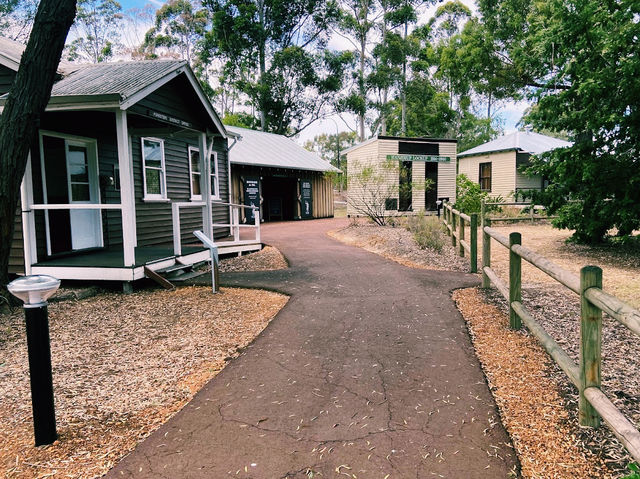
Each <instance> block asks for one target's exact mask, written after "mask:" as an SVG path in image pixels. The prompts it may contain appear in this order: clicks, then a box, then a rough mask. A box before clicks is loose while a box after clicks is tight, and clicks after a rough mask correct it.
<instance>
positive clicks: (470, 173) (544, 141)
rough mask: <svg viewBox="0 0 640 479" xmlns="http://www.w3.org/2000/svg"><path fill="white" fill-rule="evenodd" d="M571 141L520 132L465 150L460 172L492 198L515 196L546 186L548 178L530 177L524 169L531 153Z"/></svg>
mask: <svg viewBox="0 0 640 479" xmlns="http://www.w3.org/2000/svg"><path fill="white" fill-rule="evenodd" d="M567 146H571V143H569V142H568V141H564V140H559V139H557V138H553V137H550V136H546V135H541V134H539V133H534V132H532V131H516V132H514V133H511V134H509V135H504V136H501V137H499V138H496V139H495V140H492V141H489V142H487V143H484V144H482V145H479V146H476V147H475V148H471V149H470V150H467V151H463V152H462V153H460V154H459V155H458V173H460V174H464V175H466V176H467V177H468V178H469V179H470V180H471V181H473V182H475V183H479V184H480V187H481V189H482V190H483V191H486V192H488V193H489V194H490V195H491V196H492V197H495V196H502V197H503V198H505V199H515V198H516V196H517V193H518V192H521V191H525V190H540V189H542V188H544V186H545V185H544V178H542V177H540V176H531V177H529V176H527V175H525V174H524V173H523V171H522V170H523V169H524V168H525V167H526V166H527V165H528V164H529V158H530V157H531V155H538V154H540V153H544V152H547V151H551V150H554V149H556V148H564V147H567Z"/></svg>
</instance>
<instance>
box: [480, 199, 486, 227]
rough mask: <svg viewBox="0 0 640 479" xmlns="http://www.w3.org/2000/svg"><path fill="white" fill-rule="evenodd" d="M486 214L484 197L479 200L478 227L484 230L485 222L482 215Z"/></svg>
mask: <svg viewBox="0 0 640 479" xmlns="http://www.w3.org/2000/svg"><path fill="white" fill-rule="evenodd" d="M485 214H486V205H485V204H484V198H483V199H482V200H481V202H480V228H481V229H482V230H484V226H485V222H484V217H485Z"/></svg>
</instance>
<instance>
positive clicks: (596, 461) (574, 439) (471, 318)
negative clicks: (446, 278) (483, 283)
mask: <svg viewBox="0 0 640 479" xmlns="http://www.w3.org/2000/svg"><path fill="white" fill-rule="evenodd" d="M453 299H454V300H455V301H456V304H457V306H458V308H459V309H460V311H461V313H462V315H463V316H464V318H465V320H466V321H467V325H468V328H469V331H470V334H471V337H472V341H473V344H474V347H475V349H476V354H477V356H478V358H479V359H480V362H481V363H482V367H483V369H484V372H485V375H486V377H487V381H488V383H489V387H490V388H491V391H492V393H493V395H494V397H495V399H496V403H497V404H498V407H499V409H500V414H501V416H502V422H503V423H504V425H505V427H506V428H507V430H508V431H509V434H510V435H511V438H512V441H513V443H514V447H515V448H516V451H517V453H518V457H519V459H520V462H521V466H522V476H523V477H525V478H541V479H542V478H545V479H546V478H585V479H586V478H596V477H598V478H613V477H619V476H620V473H621V472H622V467H621V464H620V463H619V462H618V463H616V461H611V458H610V457H609V456H608V451H607V450H606V448H604V449H603V448H602V441H603V438H604V437H606V436H610V433H608V432H607V431H606V427H604V426H603V427H602V428H600V430H598V431H594V430H591V429H588V428H580V427H579V426H578V425H577V424H578V423H577V419H576V417H575V416H576V411H575V409H576V408H577V405H576V404H575V403H572V401H571V400H570V399H567V396H566V391H567V389H568V388H572V386H569V385H567V383H568V379H566V378H565V377H564V376H563V373H562V372H561V371H560V370H559V368H557V367H556V366H555V365H554V364H553V362H552V360H551V359H550V358H549V357H548V356H547V354H546V352H545V351H544V350H543V348H542V347H541V346H540V345H539V344H538V342H537V340H536V339H535V337H533V336H532V335H530V334H528V333H527V332H526V330H521V331H512V330H510V329H509V327H508V322H509V320H508V315H506V314H505V312H504V311H503V310H501V309H500V307H499V306H498V305H496V304H490V303H488V302H487V301H488V300H489V301H490V299H491V298H485V297H484V294H483V293H481V292H480V291H479V290H478V289H476V288H471V289H464V290H458V291H455V292H454V294H453ZM546 327H547V325H546V324H545V328H546ZM550 372H551V374H550ZM614 441H615V439H614Z"/></svg>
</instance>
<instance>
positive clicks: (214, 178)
mask: <svg viewBox="0 0 640 479" xmlns="http://www.w3.org/2000/svg"><path fill="white" fill-rule="evenodd" d="M217 194H218V192H217V191H216V177H215V176H214V175H211V196H216V195H217Z"/></svg>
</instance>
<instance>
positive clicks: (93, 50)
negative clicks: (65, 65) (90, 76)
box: [66, 0, 123, 63]
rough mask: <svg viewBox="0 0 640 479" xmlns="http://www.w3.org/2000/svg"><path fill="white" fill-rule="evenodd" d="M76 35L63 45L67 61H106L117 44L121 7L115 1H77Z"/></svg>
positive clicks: (74, 25)
mask: <svg viewBox="0 0 640 479" xmlns="http://www.w3.org/2000/svg"><path fill="white" fill-rule="evenodd" d="M77 5H78V6H77V13H76V20H75V23H74V24H73V26H72V27H71V28H72V30H73V31H74V33H75V35H76V39H75V40H73V41H72V42H71V43H70V44H69V45H68V47H67V52H66V56H67V59H68V60H71V61H76V60H80V61H85V62H91V63H99V62H104V61H108V60H110V59H111V58H112V57H113V55H114V54H115V53H116V50H117V48H118V47H119V46H120V36H119V30H120V26H121V23H122V20H123V15H122V6H121V5H120V3H118V2H117V1H115V0H78V4H77Z"/></svg>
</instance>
